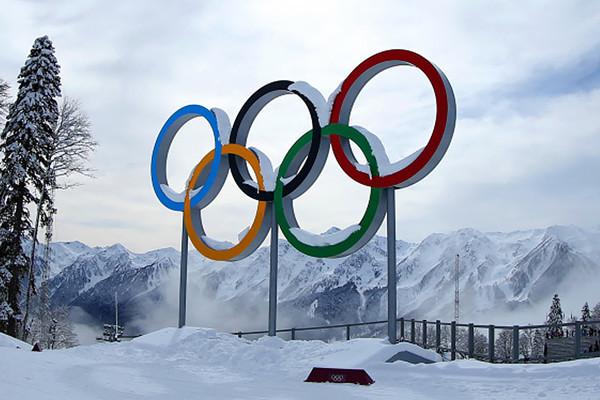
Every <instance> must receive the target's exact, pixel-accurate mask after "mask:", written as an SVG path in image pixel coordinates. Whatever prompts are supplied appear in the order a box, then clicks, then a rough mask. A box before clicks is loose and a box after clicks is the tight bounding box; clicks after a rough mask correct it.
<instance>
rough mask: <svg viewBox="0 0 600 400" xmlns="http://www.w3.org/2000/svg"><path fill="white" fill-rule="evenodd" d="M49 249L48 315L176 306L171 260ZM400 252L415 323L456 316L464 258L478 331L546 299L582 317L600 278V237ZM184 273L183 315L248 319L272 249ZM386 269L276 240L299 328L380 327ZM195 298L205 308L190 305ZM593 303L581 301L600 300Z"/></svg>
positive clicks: (416, 247)
mask: <svg viewBox="0 0 600 400" xmlns="http://www.w3.org/2000/svg"><path fill="white" fill-rule="evenodd" d="M72 243H73V242H72ZM55 246H56V249H57V252H56V254H57V255H56V256H55V257H54V260H55V261H54V262H55V263H56V266H55V267H53V268H54V269H57V270H58V269H60V273H58V274H56V276H54V278H53V279H52V281H51V283H50V289H51V294H52V301H53V303H54V304H68V305H72V306H79V307H81V308H83V309H84V310H85V311H86V312H88V313H89V314H91V315H92V316H94V317H95V318H97V319H98V320H99V321H102V322H104V321H106V320H107V319H109V318H110V315H111V313H112V307H113V303H112V302H113V294H114V292H115V291H116V292H118V294H119V299H120V302H121V303H122V306H123V310H122V311H123V320H124V321H125V322H127V321H128V320H129V319H130V318H133V316H134V315H136V314H139V313H140V312H141V311H147V310H148V307H150V310H156V308H157V307H161V306H162V305H163V304H164V302H165V299H166V298H169V296H171V297H173V296H174V290H173V289H174V288H175V287H176V284H174V281H176V280H177V272H178V265H179V253H178V252H177V251H176V250H174V249H171V248H169V249H159V250H153V251H151V252H148V253H144V254H136V253H133V252H130V251H128V250H127V249H126V248H124V247H123V246H121V245H114V246H110V247H106V248H98V247H95V248H90V247H87V246H85V245H81V244H77V246H76V249H75V250H72V247H73V246H74V245H73V244H55ZM63 248H64V249H63ZM396 248H397V260H398V266H397V271H398V281H397V287H398V307H399V313H400V315H404V316H407V317H411V316H412V317H415V318H418V319H422V318H427V319H436V318H440V319H444V320H448V319H450V318H451V317H452V315H453V311H452V307H453V299H454V281H453V277H454V262H455V256H456V254H459V255H460V287H461V315H462V316H463V317H464V318H474V319H476V320H478V321H481V322H484V323H487V322H490V321H489V318H490V313H489V312H490V311H494V312H502V311H505V312H513V311H519V310H522V311H527V310H532V309H535V308H538V309H539V308H540V307H542V308H544V309H545V308H547V306H548V304H549V303H550V299H551V297H552V295H553V294H554V293H560V295H561V298H563V300H565V301H567V304H570V303H572V304H574V305H575V307H581V304H582V303H583V301H580V299H579V297H581V294H582V293H581V291H582V287H581V285H580V284H579V283H582V282H584V283H585V282H594V281H596V280H597V276H598V273H600V263H599V260H600V232H599V231H590V230H584V229H581V228H578V227H575V226H553V227H549V228H546V229H534V230H528V231H518V232H509V233H500V232H492V233H484V232H480V231H477V230H474V229H461V230H458V231H455V232H450V233H447V234H441V233H436V234H432V235H430V236H428V237H427V238H425V239H424V240H423V241H422V242H420V243H407V242H403V241H398V242H397V246H396ZM67 250H69V251H67ZM59 252H62V253H59ZM60 254H63V255H60ZM61 257H62V258H61ZM189 264H190V277H189V284H190V286H191V287H193V288H194V290H192V291H190V300H189V301H190V302H191V304H190V307H195V306H198V307H202V306H203V303H202V301H203V300H206V299H207V298H208V299H210V300H211V301H214V302H216V303H220V304H223V305H227V306H228V307H229V308H231V309H233V310H241V312H246V313H252V312H254V310H248V309H246V308H245V307H247V306H248V305H252V304H254V305H257V306H258V307H262V305H261V302H264V301H266V298H267V289H268V270H269V268H268V264H269V249H268V248H261V249H259V250H258V251H257V252H256V253H255V254H253V255H251V256H250V257H248V258H247V259H245V260H241V261H238V262H234V263H225V262H212V261H210V260H206V259H204V258H202V257H201V256H199V255H198V254H197V253H196V252H195V251H190V261H189ZM65 265H66V266H65ZM386 269H387V267H386V240H385V238H383V237H375V238H374V239H373V240H372V241H371V242H369V243H368V244H367V245H366V246H365V247H364V248H362V249H361V250H359V251H358V252H356V253H354V254H352V255H350V256H348V257H345V258H342V259H315V258H310V257H307V256H304V255H302V254H300V253H298V252H297V251H296V250H295V249H293V248H292V247H291V246H290V245H289V243H287V242H286V241H283V240H282V241H280V245H279V274H278V275H279V276H278V279H279V282H278V291H279V294H278V295H279V303H280V310H281V311H282V313H283V314H285V315H293V318H294V319H295V320H296V321H299V323H303V324H306V323H328V322H331V323H334V322H346V321H361V320H363V321H366V320H374V319H382V318H385V312H386V301H387V300H386V284H387V278H386ZM198 292H201V293H202V296H203V297H202V299H203V300H200V299H198V298H196V297H195V294H196V293H198ZM592 292H593V293H592ZM592 292H590V293H589V296H590V297H589V298H586V299H585V300H587V301H590V302H592V303H595V302H597V301H600V298H596V297H594V296H597V294H596V292H594V291H593V290H592ZM195 301H196V302H198V304H197V305H195V304H194V302H195ZM569 301H570V303H569ZM142 308H143V310H142ZM577 310H578V308H576V309H575V310H574V311H577ZM567 311H569V310H567ZM538 314H539V312H538ZM541 319H543V314H541V315H537V314H536V316H535V317H533V318H532V319H530V320H527V321H524V322H541ZM491 322H494V321H491ZM511 322H523V321H511ZM261 327H262V325H261ZM235 328H236V329H248V328H250V327H248V326H245V325H244V326H236V327H235Z"/></svg>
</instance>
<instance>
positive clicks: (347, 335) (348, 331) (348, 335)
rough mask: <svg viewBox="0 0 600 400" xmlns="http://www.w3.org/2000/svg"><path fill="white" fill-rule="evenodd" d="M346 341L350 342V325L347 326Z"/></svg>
mask: <svg viewBox="0 0 600 400" xmlns="http://www.w3.org/2000/svg"><path fill="white" fill-rule="evenodd" d="M346 340H350V325H346Z"/></svg>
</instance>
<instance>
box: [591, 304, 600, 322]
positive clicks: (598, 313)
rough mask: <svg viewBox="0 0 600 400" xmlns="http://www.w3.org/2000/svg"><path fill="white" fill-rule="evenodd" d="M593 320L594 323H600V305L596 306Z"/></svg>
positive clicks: (593, 311)
mask: <svg viewBox="0 0 600 400" xmlns="http://www.w3.org/2000/svg"><path fill="white" fill-rule="evenodd" d="M591 318H592V320H593V321H600V303H598V304H596V305H595V306H594V309H593V310H592V316H591Z"/></svg>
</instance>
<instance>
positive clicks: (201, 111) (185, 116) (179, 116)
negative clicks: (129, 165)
mask: <svg viewBox="0 0 600 400" xmlns="http://www.w3.org/2000/svg"><path fill="white" fill-rule="evenodd" d="M196 117H203V118H204V119H206V120H207V121H208V123H209V124H210V127H211V129H212V132H213V136H214V138H215V157H214V159H213V161H212V165H211V167H210V172H209V174H208V177H207V179H206V182H205V183H204V185H202V188H201V189H200V191H199V192H198V193H196V194H195V195H194V196H192V198H191V199H190V203H191V205H192V207H193V206H195V205H197V204H198V202H200V200H202V199H203V198H204V196H206V194H207V193H208V191H209V190H210V188H211V186H212V185H213V183H214V181H215V179H216V176H217V172H218V170H219V164H220V162H221V146H222V144H221V136H220V134H219V126H218V123H217V117H216V116H215V114H214V113H213V112H212V111H210V110H209V109H207V108H205V107H203V106H200V105H196V104H191V105H188V106H185V107H182V108H180V109H179V110H177V111H175V112H174V113H173V115H171V116H170V117H169V119H168V120H167V122H165V124H164V125H163V127H162V129H161V130H160V133H159V134H158V137H157V138H156V142H155V143H154V150H153V151H152V162H151V164H150V175H151V177H152V187H153V188H154V193H155V194H156V197H158V200H160V202H161V203H162V204H163V205H164V206H165V207H167V208H168V209H170V210H173V211H183V204H184V202H183V201H181V202H179V201H174V200H172V199H170V198H169V197H168V196H167V195H166V194H165V193H164V192H163V190H162V189H161V187H160V185H161V182H159V180H158V174H157V168H158V165H157V164H158V162H159V159H158V158H159V154H160V151H161V150H162V148H163V146H164V140H165V137H168V136H170V135H172V138H171V141H172V140H173V138H174V137H175V135H176V134H177V132H178V131H179V129H180V128H181V127H182V126H183V125H185V123H186V122H187V121H189V120H190V119H192V118H196ZM168 145H169V146H170V145H171V143H168ZM167 154H168V151H167ZM166 165H167V157H166V154H165V156H164V168H165V175H166Z"/></svg>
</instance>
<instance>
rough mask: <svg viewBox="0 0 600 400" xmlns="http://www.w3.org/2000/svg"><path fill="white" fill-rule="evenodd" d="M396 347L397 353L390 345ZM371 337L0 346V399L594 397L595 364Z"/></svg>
mask: <svg viewBox="0 0 600 400" xmlns="http://www.w3.org/2000/svg"><path fill="white" fill-rule="evenodd" d="M397 346H398V349H399V350H402V349H404V347H403V346H408V345H397ZM392 347H393V346H391V345H389V344H386V343H385V342H384V341H383V340H379V339H356V340H352V341H349V342H337V343H332V344H327V343H324V342H320V341H293V342H291V341H290V342H285V341H283V340H281V339H278V338H269V337H265V338H262V339H260V340H257V341H254V342H249V341H246V340H244V339H238V338H237V337H234V336H231V335H228V334H224V333H219V332H216V331H214V330H210V329H201V328H184V329H182V330H178V329H174V328H167V329H163V330H161V331H158V332H154V333H152V334H149V335H146V336H144V337H141V338H138V339H136V340H134V341H132V342H129V343H113V344H97V345H92V346H80V347H76V348H72V349H68V350H55V351H44V352H42V353H33V352H31V351H25V350H17V349H10V348H2V347H0V391H1V393H2V395H3V398H4V397H6V398H11V399H12V398H15V399H16V398H18V399H22V400H33V399H35V400H38V399H40V398H43V399H47V400H54V399H59V400H64V399H81V400H88V399H90V400H91V399H140V398H144V399H166V398H169V399H249V400H252V399H310V400H315V399H329V400H336V399H344V400H351V399H361V400H362V399H400V398H401V399H483V398H485V399H512V400H519V399H532V398H545V399H565V398H573V399H575V398H576V399H579V400H591V399H597V398H598V393H600V382H599V381H598V377H597V374H598V370H599V369H600V359H591V360H579V361H572V362H565V363H558V364H546V365H490V364H486V363H482V362H477V361H454V362H439V363H435V364H428V365H425V364H419V365H411V364H407V363H404V362H396V363H393V364H389V363H385V362H384V361H383V360H384V359H385V358H386V356H387V355H388V354H389V353H388V352H390V351H394V350H395V349H394V348H392ZM319 365H320V366H330V367H340V366H341V367H344V366H352V367H357V368H364V369H365V370H366V371H367V372H368V373H369V374H370V375H371V377H372V378H373V379H374V380H375V383H374V384H373V385H371V386H368V387H366V386H357V385H352V384H331V383H305V382H303V380H304V379H305V378H306V377H307V376H308V373H309V372H310V370H311V368H312V367H314V366H319Z"/></svg>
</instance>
